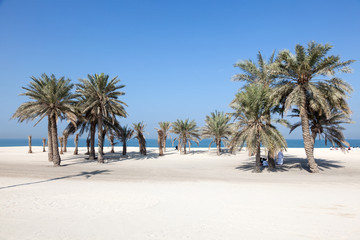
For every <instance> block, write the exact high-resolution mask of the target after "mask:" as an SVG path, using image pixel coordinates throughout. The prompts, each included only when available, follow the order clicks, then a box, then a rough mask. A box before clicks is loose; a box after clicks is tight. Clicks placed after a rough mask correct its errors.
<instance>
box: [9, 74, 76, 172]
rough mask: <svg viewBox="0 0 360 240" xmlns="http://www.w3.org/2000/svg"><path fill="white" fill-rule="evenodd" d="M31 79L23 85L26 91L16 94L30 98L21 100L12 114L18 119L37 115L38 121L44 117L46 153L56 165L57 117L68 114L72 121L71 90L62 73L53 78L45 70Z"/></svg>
mask: <svg viewBox="0 0 360 240" xmlns="http://www.w3.org/2000/svg"><path fill="white" fill-rule="evenodd" d="M31 80H32V81H31V82H30V84H29V85H28V87H23V89H24V90H26V92H25V93H22V94H20V95H21V96H28V97H29V98H30V99H31V100H32V101H29V102H26V103H23V104H21V105H20V107H19V108H18V109H17V110H16V112H15V113H14V115H13V116H12V118H17V119H18V121H19V122H23V121H25V120H27V121H29V120H35V119H37V118H39V120H38V122H40V121H41V120H42V119H44V118H45V117H48V137H49V141H48V145H49V153H48V154H49V155H48V157H49V161H52V162H53V163H54V166H60V163H61V158H60V155H59V147H58V135H57V120H58V118H60V119H65V118H68V119H70V120H71V121H75V118H76V116H75V114H74V108H73V106H74V97H75V95H74V94H72V93H71V89H72V88H73V85H72V84H71V83H70V80H69V79H65V78H64V77H61V78H59V79H57V78H56V77H55V76H54V75H51V76H50V77H48V76H47V75H46V74H43V75H41V77H40V78H35V77H31ZM38 122H37V123H38ZM37 123H36V124H37ZM36 124H35V125H36Z"/></svg>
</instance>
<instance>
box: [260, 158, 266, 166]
mask: <svg viewBox="0 0 360 240" xmlns="http://www.w3.org/2000/svg"><path fill="white" fill-rule="evenodd" d="M264 161H266V158H262V157H261V158H260V163H261V166H264Z"/></svg>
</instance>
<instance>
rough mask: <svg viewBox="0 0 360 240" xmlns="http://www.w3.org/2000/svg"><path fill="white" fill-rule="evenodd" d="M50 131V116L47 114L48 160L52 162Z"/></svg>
mask: <svg viewBox="0 0 360 240" xmlns="http://www.w3.org/2000/svg"><path fill="white" fill-rule="evenodd" d="M52 142H53V141H52V133H51V117H50V116H48V161H49V162H53V147H52Z"/></svg>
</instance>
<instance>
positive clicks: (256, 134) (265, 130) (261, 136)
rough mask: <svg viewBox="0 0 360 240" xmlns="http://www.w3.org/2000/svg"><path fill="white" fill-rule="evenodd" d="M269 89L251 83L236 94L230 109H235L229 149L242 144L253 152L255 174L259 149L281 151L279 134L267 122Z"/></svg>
mask: <svg viewBox="0 0 360 240" xmlns="http://www.w3.org/2000/svg"><path fill="white" fill-rule="evenodd" d="M269 93H270V90H269V89H268V88H265V87H264V86H263V85H262V84H259V83H253V84H250V85H248V86H246V87H245V88H244V91H242V92H239V93H238V94H237V95H236V98H235V99H234V100H233V101H232V103H231V105H230V106H231V107H232V108H233V109H234V110H235V112H234V113H232V115H233V116H234V118H235V121H236V122H235V129H237V131H236V132H235V134H234V135H233V137H232V139H231V143H230V147H231V149H232V150H233V149H234V148H235V147H237V146H239V145H240V146H243V145H244V144H246V146H247V148H248V150H249V151H251V152H256V165H255V172H259V171H260V166H261V162H260V146H261V144H262V145H263V146H264V147H266V148H267V149H270V148H271V149H275V150H279V149H284V148H286V146H287V145H286V140H285V139H284V137H283V136H282V135H281V133H280V132H279V131H278V130H277V129H276V128H275V127H274V126H273V125H271V124H269V123H268V122H267V117H268V116H267V112H268V111H269V108H270V107H271V103H270V102H269Z"/></svg>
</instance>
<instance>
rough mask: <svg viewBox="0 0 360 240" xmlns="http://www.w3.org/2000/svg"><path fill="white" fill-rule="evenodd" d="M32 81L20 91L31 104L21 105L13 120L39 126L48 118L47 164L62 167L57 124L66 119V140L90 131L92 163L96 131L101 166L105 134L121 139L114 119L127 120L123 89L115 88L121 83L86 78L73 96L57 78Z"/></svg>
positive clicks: (66, 82) (67, 82) (102, 77)
mask: <svg viewBox="0 0 360 240" xmlns="http://www.w3.org/2000/svg"><path fill="white" fill-rule="evenodd" d="M31 79H32V81H31V82H30V83H29V85H28V86H27V87H23V89H24V90H26V92H25V93H23V94H21V95H24V96H27V97H29V98H30V99H31V101H29V102H26V103H23V104H21V105H20V107H19V108H18V109H17V110H16V112H15V113H14V115H13V118H17V119H18V120H19V121H20V122H23V121H25V120H27V121H29V120H35V119H39V120H38V122H40V121H41V120H43V119H44V118H46V117H47V118H48V159H49V161H52V162H53V163H54V166H60V164H61V158H60V153H59V146H58V130H57V121H58V119H60V120H63V119H67V120H69V121H70V124H69V125H68V126H67V128H66V129H65V131H64V135H65V136H66V139H67V137H68V136H69V135H70V134H73V133H75V132H76V131H77V130H80V133H81V134H82V133H83V132H84V131H88V130H90V145H91V148H90V152H89V159H95V132H96V128H97V132H98V158H97V159H98V162H99V163H103V162H104V158H103V146H104V138H105V134H106V133H108V134H110V135H111V134H116V135H117V136H119V137H120V135H121V130H122V128H121V127H120V124H119V122H118V120H117V118H116V117H126V116H127V113H126V111H125V108H124V106H126V104H125V103H124V102H122V101H121V100H119V97H120V96H122V95H124V92H122V91H120V90H121V89H122V88H123V87H124V85H119V84H118V83H119V82H120V80H119V79H117V77H114V78H112V79H109V75H105V74H104V73H102V74H94V75H90V74H89V75H88V78H87V79H80V80H79V81H80V83H79V84H76V89H75V93H73V92H72V90H73V88H74V86H75V85H74V84H71V81H70V79H65V78H64V77H61V78H56V77H55V76H54V75H51V76H48V75H46V74H43V75H42V76H41V77H40V78H35V77H31ZM38 122H37V123H38ZM37 123H36V124H37ZM36 124H35V125H36ZM76 138H78V137H76ZM65 144H66V141H65ZM65 146H66V145H65ZM61 149H62V148H61Z"/></svg>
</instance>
